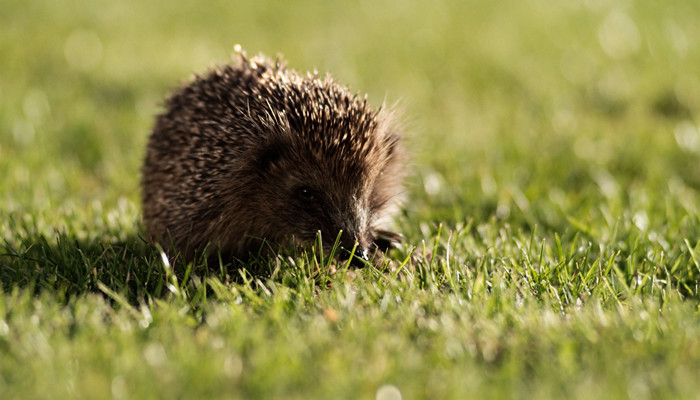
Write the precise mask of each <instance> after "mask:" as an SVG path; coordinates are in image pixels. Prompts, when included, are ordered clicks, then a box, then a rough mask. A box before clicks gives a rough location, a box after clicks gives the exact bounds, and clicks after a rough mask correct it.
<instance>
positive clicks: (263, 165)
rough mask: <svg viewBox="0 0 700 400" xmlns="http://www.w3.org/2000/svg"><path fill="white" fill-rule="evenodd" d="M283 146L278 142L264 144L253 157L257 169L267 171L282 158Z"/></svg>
mask: <svg viewBox="0 0 700 400" xmlns="http://www.w3.org/2000/svg"><path fill="white" fill-rule="evenodd" d="M283 151H284V148H283V147H282V146H280V145H279V144H276V143H272V144H268V145H267V146H265V147H264V148H263V149H262V151H260V152H259V153H258V154H257V155H256V158H255V163H256V165H257V167H258V170H259V171H261V172H269V171H270V170H271V169H272V168H274V166H275V165H276V164H277V163H278V161H279V160H280V158H282V153H283Z"/></svg>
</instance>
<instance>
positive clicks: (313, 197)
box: [255, 138, 399, 258]
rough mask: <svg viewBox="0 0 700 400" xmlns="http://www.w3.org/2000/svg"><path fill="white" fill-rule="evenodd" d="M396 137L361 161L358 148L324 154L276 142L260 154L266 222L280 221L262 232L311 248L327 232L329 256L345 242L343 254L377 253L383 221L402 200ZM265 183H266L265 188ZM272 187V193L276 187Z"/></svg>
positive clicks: (324, 239) (258, 162) (324, 238)
mask: <svg viewBox="0 0 700 400" xmlns="http://www.w3.org/2000/svg"><path fill="white" fill-rule="evenodd" d="M395 146H396V139H395V138H391V142H390V143H389V144H388V145H386V146H384V145H381V143H378V144H372V146H370V147H372V148H371V149H370V150H371V151H370V152H368V153H367V154H366V155H364V156H363V158H361V159H358V158H357V157H355V158H353V157H352V154H347V153H349V152H350V151H351V150H352V149H344V148H342V147H338V148H336V149H330V151H326V152H325V153H324V152H319V151H318V150H317V149H312V148H311V147H313V146H309V145H308V144H306V143H299V142H296V143H283V142H279V141H278V142H275V143H272V144H268V145H267V146H265V150H264V151H262V152H260V153H258V154H257V155H256V161H255V168H256V169H257V171H258V174H257V179H259V180H260V181H259V183H260V184H259V185H258V186H259V187H260V188H261V192H260V193H259V195H260V196H261V203H262V204H266V205H267V207H266V211H265V212H266V213H269V215H267V216H261V220H263V221H276V225H275V226H268V227H266V229H265V230H266V231H265V232H261V233H260V234H261V235H262V236H264V237H266V238H268V239H270V240H273V241H276V242H278V243H284V242H287V241H292V242H293V243H296V244H299V245H309V244H312V243H314V242H315V241H316V239H317V235H318V232H320V233H321V238H322V242H323V245H324V252H327V251H329V250H330V248H331V247H332V246H333V245H334V243H335V242H336V239H338V240H339V245H340V246H341V248H342V249H344V250H341V253H342V254H341V256H342V255H343V254H345V255H347V254H348V252H349V251H350V250H352V249H353V248H355V249H356V252H355V255H358V256H364V258H366V255H368V254H371V253H372V252H373V251H374V250H376V249H377V248H378V247H386V244H384V243H380V244H379V246H378V245H377V223H378V222H379V220H380V219H381V218H382V217H384V216H385V214H386V212H387V209H388V208H389V206H390V205H391V203H392V200H394V198H395V196H396V194H397V193H396V191H397V190H398V186H397V185H396V184H394V181H397V179H396V178H392V177H391V176H392V175H393V176H396V175H398V174H399V171H397V168H398V161H397V159H396V157H395V155H394V154H393V153H394V147H395ZM263 182H264V184H263ZM271 188H272V189H271Z"/></svg>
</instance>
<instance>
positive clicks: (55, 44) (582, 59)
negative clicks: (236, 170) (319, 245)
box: [0, 0, 700, 399]
mask: <svg viewBox="0 0 700 400" xmlns="http://www.w3.org/2000/svg"><path fill="white" fill-rule="evenodd" d="M699 17H700V5H698V3H697V2H696V1H692V0H674V1H669V2H663V4H662V3H659V2H652V1H639V2H631V3H619V4H618V3H614V4H608V3H607V2H599V1H585V2H575V1H568V2H555V3H552V2H546V1H540V0H534V1H528V2H520V1H515V0H507V1H504V2H488V1H477V0H471V1H466V2H459V1H454V2H433V3H430V7H426V5H425V4H424V3H421V2H414V1H408V2H398V1H394V2H392V1H382V2H363V3H360V4H358V5H351V4H349V3H340V2H327V3H319V2H313V1H301V2H295V3H294V4H291V3H290V4H289V5H287V4H278V3H273V2H264V1H263V2H250V3H243V4H236V5H230V4H226V3H223V2H212V3H210V4H207V5H202V4H201V3H191V4H190V3H187V2H177V1H176V2H162V1H155V2H149V3H148V4H141V3H139V2H120V3H110V2H94V1H93V2H84V1H61V2H53V3H45V2H39V1H16V0H9V1H4V2H2V3H0V55H1V58H0V59H1V60H2V63H1V65H2V73H1V74H0V176H2V178H3V179H1V180H0V285H1V286H0V288H1V289H0V398H2V399H10V398H52V399H53V398H291V399H293V398H299V399H301V398H377V399H389V398H397V397H396V395H397V394H398V393H400V394H401V398H404V399H419V398H426V399H435V398H445V399H448V398H454V399H468V398H479V399H481V398H538V399H540V398H541V399H547V398H563V397H566V398H575V399H588V398H635V399H638V398H639V399H643V398H697V393H699V392H700V384H699V383H698V379H697V373H698V372H697V371H698V370H700V315H699V314H698V305H699V304H700V303H699V299H700V296H699V294H700V291H699V288H698V285H699V283H700V279H699V277H700V240H699V239H700V214H699V212H698V205H699V204H700V119H699V117H698V116H699V115H700V75H698V72H697V66H698V65H700V43H698V39H697V38H699V37H700V32H699V30H700V28H698V25H697V23H696V22H697V20H698V18H699ZM236 43H240V44H242V45H243V47H244V48H245V49H247V50H248V52H249V53H257V52H264V53H267V54H273V55H274V54H276V53H277V52H281V53H283V54H284V55H285V56H286V58H287V59H288V60H289V64H290V65H291V66H292V67H294V68H297V69H299V70H308V69H313V68H317V69H318V70H320V71H332V72H333V74H334V75H336V76H337V77H338V79H339V80H340V81H341V82H345V83H348V84H350V85H351V86H352V87H353V88H355V89H357V90H362V91H366V92H367V93H368V94H369V98H370V100H371V102H373V103H374V104H380V103H381V102H382V101H383V100H384V99H387V101H388V102H394V101H396V100H400V102H401V104H402V106H403V108H404V109H405V111H404V119H405V120H406V125H407V127H408V128H407V141H408V144H409V147H410V148H411V149H412V152H413V164H412V166H411V171H412V172H411V174H410V179H409V182H408V185H407V193H406V194H407V201H406V202H405V206H404V211H403V212H402V213H401V214H400V215H398V216H397V217H396V221H395V222H396V227H397V229H398V231H400V232H402V233H403V234H404V235H405V236H406V240H405V242H404V244H403V246H402V247H401V248H398V249H396V250H394V251H393V252H392V253H391V254H390V257H391V260H392V264H391V265H392V267H391V268H389V269H387V270H378V269H372V268H367V269H361V270H348V269H346V268H344V267H343V266H342V265H341V266H337V270H335V271H332V269H331V268H330V267H331V264H332V262H331V261H328V260H327V259H320V260H319V259H318V257H314V255H313V254H299V255H298V256H296V257H292V258H285V257H279V258H278V259H275V260H271V261H270V262H259V263H258V264H256V265H254V266H252V270H255V271H258V272H259V273H257V274H251V273H248V272H243V271H226V270H220V269H216V268H212V269H210V268H208V267H207V266H206V265H204V263H201V262H198V263H192V264H189V265H185V264H184V263H182V262H181V261H178V260H167V259H163V257H162V256H161V253H160V252H159V250H158V249H157V248H154V247H152V246H150V245H148V244H146V243H145V242H144V241H143V240H142V239H141V236H142V234H143V228H142V226H141V224H140V206H139V187H138V185H139V168H140V163H141V160H142V157H143V150H144V146H145V140H146V137H147V135H148V130H149V127H150V124H151V123H152V119H153V114H154V113H156V112H157V111H158V110H159V102H160V101H161V99H162V98H163V96H164V95H165V93H167V91H168V90H169V89H170V88H172V87H173V86H175V85H177V82H179V81H181V80H183V79H185V78H186V77H187V76H188V75H189V74H190V73H192V72H193V71H202V70H204V69H206V68H207V67H208V66H209V65H212V64H213V63H216V62H223V61H225V60H226V59H228V57H230V54H231V53H232V49H233V46H234V44H236ZM392 396H393V397H392Z"/></svg>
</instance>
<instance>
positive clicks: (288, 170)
mask: <svg viewBox="0 0 700 400" xmlns="http://www.w3.org/2000/svg"><path fill="white" fill-rule="evenodd" d="M390 122H391V121H390V118H389V116H388V115H387V114H384V113H383V112H382V111H379V112H377V111H374V110H372V109H370V107H369V106H368V105H367V103H366V101H364V100H361V99H358V98H357V97H356V96H354V95H353V94H351V93H350V92H349V91H348V89H346V88H344V87H341V86H339V85H338V84H336V83H335V82H334V81H333V80H332V79H331V78H328V77H327V78H325V79H319V78H318V77H317V76H315V75H307V76H302V75H300V74H298V73H296V72H295V71H293V70H288V69H286V68H285V67H284V66H283V65H281V64H280V63H279V62H277V63H272V62H270V61H269V60H267V59H264V58H254V59H252V60H250V61H249V60H247V59H246V58H245V57H244V56H243V55H239V57H238V61H237V62H236V63H234V64H231V65H226V66H223V67H221V68H219V69H217V70H214V71H211V72H210V73H208V74H207V75H205V76H202V77H196V78H195V79H194V80H193V81H192V82H190V83H189V84H187V85H185V86H184V87H182V88H180V89H179V90H177V91H176V92H175V93H173V94H172V95H171V97H170V98H169V99H168V101H167V104H166V111H165V112H164V113H163V114H161V115H160V116H159V117H158V119H157V121H156V124H155V127H154V128H153V132H152V134H151V137H150V139H149V142H148V149H147V156H146V162H145V165H144V169H143V212H144V221H145V224H146V228H147V230H148V236H149V238H150V239H151V240H155V241H160V242H161V243H163V244H164V245H165V246H166V247H167V248H172V247H174V248H175V249H176V250H177V251H180V252H184V253H185V254H186V255H188V256H191V255H192V254H194V252H196V251H198V250H203V249H204V248H205V247H207V246H208V247H209V248H210V250H218V251H221V252H222V253H223V254H225V255H228V256H232V257H235V258H237V259H243V260H245V259H246V258H247V257H248V256H249V255H250V254H258V253H259V252H260V250H261V249H262V250H263V251H266V248H265V246H263V243H269V244H279V245H287V244H292V245H305V244H310V243H313V242H314V240H315V239H316V237H317V232H318V231H320V232H321V233H322V237H323V239H324V245H326V246H329V245H332V244H333V242H334V241H335V239H336V237H337V235H338V232H339V231H341V230H342V232H343V233H342V235H341V245H342V246H343V247H345V248H347V249H352V248H353V246H354V245H355V244H357V246H358V248H359V249H361V250H367V251H371V250H372V249H373V248H376V247H377V246H376V245H375V243H376V241H377V234H378V232H379V231H378V226H377V224H378V222H379V221H380V220H381V219H382V218H383V217H385V216H386V213H387V211H388V210H389V209H390V208H392V206H393V205H394V202H395V199H396V197H397V193H398V191H399V190H400V180H401V179H400V178H401V175H402V169H403V166H402V164H401V162H400V160H401V149H400V143H399V135H398V132H397V131H395V130H394V129H395V128H394V127H393V126H391V125H390Z"/></svg>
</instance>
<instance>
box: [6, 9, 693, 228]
mask: <svg viewBox="0 0 700 400" xmlns="http://www.w3.org/2000/svg"><path fill="white" fill-rule="evenodd" d="M698 20H700V3H699V2H697V1H695V0H676V1H671V2H657V1H636V2H633V1H614V2H610V1H602V0H587V1H572V0H567V1H558V2H551V1H545V0H530V1H515V0H506V1H499V2H490V1H477V0H470V1H433V2H420V1H361V2H356V3H348V2H339V1H328V2H317V1H299V2H293V3H292V2H272V1H251V2H223V1H216V2H185V1H182V2H181V1H167V2H166V1H150V2H136V1H119V2H110V1H56V2H49V1H31V0H30V1H25V0H22V1H18V0H5V1H3V2H2V4H0V175H1V176H2V177H3V179H2V182H0V204H1V205H2V206H1V207H0V208H1V209H2V213H3V214H5V215H8V213H10V214H12V215H13V216H14V217H13V218H22V217H21V215H22V214H25V212H26V213H29V214H31V215H33V217H32V218H39V217H36V215H41V213H40V212H41V211H46V210H50V211H51V212H50V214H54V215H55V214H56V212H58V211H57V210H63V211H64V213H68V214H70V213H71V212H72V211H70V210H72V209H81V210H83V209H86V208H87V209H97V211H96V213H97V214H99V213H100V212H101V211H100V210H101V209H102V208H101V207H105V208H106V209H111V208H114V207H121V208H122V209H124V208H126V209H129V210H131V214H129V215H130V216H133V217H134V218H137V214H138V206H135V204H138V198H139V188H138V185H139V174H140V172H139V168H140V164H141V160H142V157H143V153H144V145H145V141H146V138H147V135H148V132H149V129H150V126H151V123H152V120H153V116H154V114H155V113H157V112H158V111H159V109H160V103H161V101H162V99H163V98H164V96H165V95H166V94H167V93H168V91H169V90H170V89H172V88H174V87H175V86H177V85H178V84H179V83H180V82H182V81H184V80H186V79H187V78H188V77H189V76H190V74H192V73H194V72H203V71H205V70H206V69H207V68H209V67H211V66H213V65H215V64H218V63H222V62H226V61H227V60H228V59H229V58H230V56H231V54H232V52H233V46H234V45H235V44H241V45H242V46H243V48H244V49H245V50H246V51H247V52H248V53H249V54H257V53H260V52H262V53H265V54H267V55H270V56H274V55H276V54H283V55H284V56H285V58H286V59H287V60H288V62H289V65H290V66H291V67H292V68H295V69H298V70H301V71H304V70H311V69H314V68H316V69H318V70H319V71H320V72H322V73H325V72H331V73H332V74H333V75H335V76H336V77H337V79H338V80H339V81H340V82H342V83H344V84H347V85H349V86H351V87H352V88H353V90H356V91H358V92H366V93H368V94H369V98H370V101H371V102H372V103H373V104H375V105H380V104H381V103H382V102H383V101H384V100H386V101H387V102H388V103H395V102H399V104H400V105H401V106H402V107H403V109H404V121H405V126H406V131H407V135H408V141H409V147H410V148H411V150H412V152H413V154H414V159H413V165H412V173H411V176H412V178H411V179H410V182H409V186H408V193H409V201H408V202H407V205H406V209H407V213H408V215H409V220H411V221H413V222H415V221H443V222H447V223H451V222H455V221H460V220H464V218H467V217H471V218H475V219H476V220H477V221H480V220H486V219H488V218H490V217H492V216H494V215H496V216H498V217H499V218H504V219H509V220H512V222H513V223H516V224H517V223H519V222H522V223H524V224H529V225H534V224H543V225H545V226H552V227H554V228H558V227H563V226H564V225H563V224H565V221H564V214H568V215H573V216H575V217H576V218H583V219H585V218H586V216H587V215H588V214H590V211H586V212H585V213H584V214H585V215H578V214H577V212H578V210H580V209H581V210H589V206H590V205H591V204H594V203H596V202H601V201H611V202H612V203H613V205H614V204H617V203H620V204H619V205H620V207H621V208H620V209H619V210H618V211H621V210H622V209H623V208H622V207H625V206H626V205H627V203H628V202H629V196H627V195H626V194H625V193H627V192H629V191H634V190H635V188H637V187H642V186H643V187H644V188H645V192H647V193H648V194H652V193H657V191H668V190H669V182H671V186H670V188H671V189H672V190H678V191H679V192H682V191H683V190H685V189H684V188H690V189H692V190H696V189H697V188H698V187H700V172H699V169H698V152H699V151H700V133H699V129H700V128H699V127H698V119H697V115H698V110H699V109H700V76H699V74H698V66H699V65H700V51H699V50H698V40H699V39H698V38H700V24H698V23H697V21H698ZM674 188H675V189H674ZM120 199H121V200H120ZM613 200H614V201H613ZM533 201H535V202H540V203H541V204H543V206H542V207H539V208H536V209H535V210H533V209H532V208H531V207H530V206H529V205H530V203H531V202H533ZM120 202H121V203H120ZM119 204H121V205H119ZM62 207H63V208H62ZM37 213H39V214H37ZM58 214H60V212H59V213H58ZM597 217H600V215H597V216H593V217H592V218H597ZM56 223H57V221H49V222H46V225H56ZM37 224H38V225H41V224H40V223H39V222H37ZM132 227H133V225H132ZM132 229H134V228H132ZM4 230H5V232H4V236H5V237H6V238H7V237H12V236H14V234H13V233H12V232H8V230H9V228H8V227H7V226H5V229H4Z"/></svg>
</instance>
